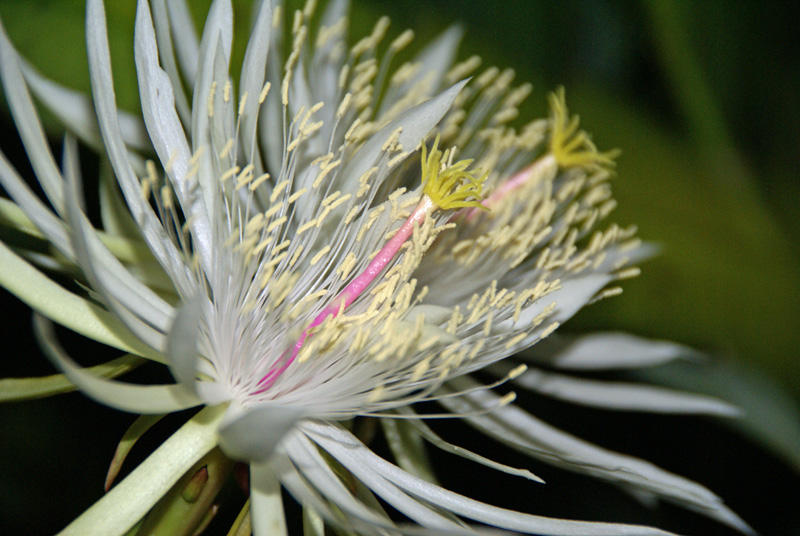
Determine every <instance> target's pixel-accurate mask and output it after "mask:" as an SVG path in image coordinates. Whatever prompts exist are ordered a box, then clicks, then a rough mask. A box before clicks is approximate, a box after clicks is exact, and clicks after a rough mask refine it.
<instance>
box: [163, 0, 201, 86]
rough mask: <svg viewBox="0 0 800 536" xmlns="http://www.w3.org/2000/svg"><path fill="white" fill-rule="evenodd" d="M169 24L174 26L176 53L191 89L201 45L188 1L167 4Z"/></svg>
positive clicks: (179, 0) (182, 0)
mask: <svg viewBox="0 0 800 536" xmlns="http://www.w3.org/2000/svg"><path fill="white" fill-rule="evenodd" d="M167 9H168V11H169V22H170V24H171V25H172V35H173V36H174V37H175V51H176V52H177V54H178V63H179V64H180V66H181V71H182V72H183V76H184V77H185V78H186V81H187V82H188V84H189V87H193V86H194V80H195V77H196V76H197V58H198V55H199V50H200V45H199V44H198V42H197V32H196V31H195V28H194V23H192V14H191V13H190V12H189V6H187V5H186V0H171V1H169V2H167Z"/></svg>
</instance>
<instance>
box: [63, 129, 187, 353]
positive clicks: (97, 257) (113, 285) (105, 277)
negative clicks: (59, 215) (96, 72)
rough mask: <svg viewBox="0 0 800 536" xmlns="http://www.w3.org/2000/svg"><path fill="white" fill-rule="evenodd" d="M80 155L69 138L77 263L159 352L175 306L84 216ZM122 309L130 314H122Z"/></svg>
mask: <svg viewBox="0 0 800 536" xmlns="http://www.w3.org/2000/svg"><path fill="white" fill-rule="evenodd" d="M77 153H78V147H77V144H76V143H75V139H74V138H73V137H71V136H70V135H67V136H66V137H65V140H64V160H65V164H64V168H65V173H66V178H67V184H66V192H65V194H66V195H65V197H66V199H65V201H66V213H67V218H68V220H69V223H70V231H71V232H70V235H71V237H72V244H73V248H74V249H75V254H76V262H77V263H78V264H79V265H80V266H81V268H83V270H84V271H85V272H86V274H87V276H88V277H89V278H90V279H91V280H93V281H92V282H93V287H94V289H95V290H97V291H98V292H100V293H101V294H103V295H104V297H105V298H106V299H107V301H108V302H109V306H110V307H111V308H112V309H113V310H114V311H115V312H116V313H117V314H118V316H120V318H122V319H123V320H126V318H127V319H128V320H129V321H128V322H126V324H127V325H129V327H131V326H133V327H132V330H135V331H134V332H135V333H137V334H139V333H138V332H139V331H143V330H145V329H146V330H147V331H146V333H147V336H148V339H149V340H148V339H145V338H144V337H140V338H142V340H147V341H148V344H150V345H151V346H152V347H153V348H156V349H158V348H160V340H161V338H162V336H163V332H164V331H166V327H167V324H168V322H169V319H170V317H171V316H172V306H171V305H169V304H168V303H167V302H165V301H164V300H163V299H162V298H161V297H159V296H158V295H157V294H156V293H155V292H153V291H152V290H150V289H149V288H148V287H147V286H145V285H143V284H142V283H141V282H140V281H139V280H138V279H136V278H135V277H134V276H133V275H131V273H130V272H128V270H126V269H125V267H124V266H123V265H122V263H121V262H119V261H118V260H117V258H116V257H114V255H112V254H111V252H110V251H109V250H108V249H107V248H106V247H105V245H103V243H102V242H101V241H100V239H99V238H98V236H97V234H96V233H95V231H94V229H93V228H92V226H91V224H90V223H89V221H88V218H87V217H86V215H85V214H84V213H83V210H82V209H81V206H80V201H79V198H78V191H79V189H80V188H81V185H80V179H79V177H78V173H79V172H80V171H79V169H78V168H79V164H78V161H77V159H78V155H77ZM120 306H121V307H120ZM122 308H124V309H125V313H127V314H125V315H121V314H120V312H122V311H121V310H120V309H122ZM128 310H129V311H130V313H133V314H135V315H136V316H138V318H129V317H130V316H131V314H130V313H128V312H127V311H128ZM139 319H141V320H139ZM142 320H143V321H144V322H146V324H145V323H144V322H142ZM140 325H141V326H140ZM150 326H152V328H151V327H150ZM140 327H141V329H139V328H140ZM153 328H155V329H153Z"/></svg>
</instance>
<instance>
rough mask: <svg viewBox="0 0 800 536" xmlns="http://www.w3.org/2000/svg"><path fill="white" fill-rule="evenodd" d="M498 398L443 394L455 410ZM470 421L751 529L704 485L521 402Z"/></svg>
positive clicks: (465, 384)
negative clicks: (557, 423)
mask: <svg viewBox="0 0 800 536" xmlns="http://www.w3.org/2000/svg"><path fill="white" fill-rule="evenodd" d="M449 385H451V386H452V388H453V389H454V390H457V391H461V390H465V389H474V388H475V387H476V386H478V385H479V384H477V383H476V382H474V381H472V380H470V379H468V378H457V379H454V380H452V381H451V382H449ZM498 401H499V397H498V396H497V395H495V394H494V393H491V392H488V391H486V390H480V391H473V392H471V393H469V394H466V395H464V396H462V397H458V398H443V399H441V400H440V403H441V404H442V405H444V406H445V407H447V408H448V409H450V410H451V411H453V412H454V413H469V412H474V411H475V410H483V409H486V408H490V407H493V408H497V403H498ZM465 419H466V420H467V422H469V423H470V424H471V425H473V426H475V427H476V428H478V429H479V430H481V431H483V432H484V433H486V434H488V435H491V436H492V437H494V438H495V439H497V440H499V441H501V442H503V443H505V444H507V445H509V446H511V447H513V448H515V449H517V450H520V451H522V452H525V453H527V454H529V455H531V456H533V457H536V458H540V459H543V460H545V461H547V462H548V463H552V464H553V465H556V466H559V467H563V468H565V469H569V470H572V471H577V472H581V473H586V474H589V475H592V476H594V477H597V478H602V479H605V480H609V481H611V482H614V483H618V484H622V485H626V486H634V487H636V488H638V489H641V490H644V491H647V492H651V493H655V494H657V495H658V496H660V497H662V498H663V499H666V500H669V501H672V502H675V503H677V504H680V505H682V506H684V507H687V508H690V509H692V510H696V511H699V512H702V513H704V514H706V515H708V516H710V517H713V518H715V519H717V520H720V521H723V522H725V523H728V524H730V525H731V526H734V527H736V528H737V529H739V530H741V531H742V532H748V531H749V528H748V527H747V525H746V524H745V523H744V522H743V521H742V520H740V519H739V518H738V517H737V516H736V514H734V513H733V512H731V511H730V510H729V509H728V508H727V507H726V506H725V505H724V504H723V503H722V500H721V499H720V498H719V497H717V496H716V495H714V494H713V493H712V492H711V491H709V490H708V489H706V488H705V487H703V486H701V485H700V484H697V483H695V482H692V481H691V480H688V479H686V478H683V477H680V476H678V475H674V474H672V473H669V472H667V471H664V470H662V469H659V468H658V467H656V466H655V465H653V464H651V463H649V462H646V461H644V460H640V459H637V458H634V457H632V456H626V455H624V454H619V453H616V452H613V451H610V450H606V449H603V448H601V447H598V446H595V445H592V444H591V443H588V442H586V441H583V440H581V439H578V438H576V437H574V436H571V435H569V434H567V433H565V432H562V431H560V430H557V429H556V428H554V427H552V426H550V425H548V424H545V423H544V422H542V421H540V420H538V419H536V418H535V417H534V416H532V415H530V414H528V413H527V412H525V411H523V410H521V409H519V408H518V407H516V406H513V405H508V406H504V407H501V408H497V409H494V411H492V412H491V413H488V414H485V415H478V416H470V417H465Z"/></svg>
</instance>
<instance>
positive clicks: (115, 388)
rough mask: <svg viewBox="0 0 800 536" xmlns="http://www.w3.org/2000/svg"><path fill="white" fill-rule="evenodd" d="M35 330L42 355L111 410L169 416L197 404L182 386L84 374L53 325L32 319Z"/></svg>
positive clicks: (35, 318)
mask: <svg viewBox="0 0 800 536" xmlns="http://www.w3.org/2000/svg"><path fill="white" fill-rule="evenodd" d="M34 328H35V330H36V333H37V335H38V338H39V340H40V342H41V343H42V345H43V348H44V350H45V353H46V354H47V356H48V357H49V358H50V359H51V360H52V361H53V363H54V364H55V365H56V366H57V367H58V368H59V369H61V370H62V371H63V372H64V374H65V375H66V376H67V378H69V379H70V381H72V382H73V383H74V384H75V385H77V386H78V388H80V390H81V391H82V392H83V393H84V394H85V395H86V396H88V397H90V398H93V399H95V400H97V401H98V402H100V403H101V404H105V405H107V406H110V407H112V408H116V409H119V410H122V411H129V412H131V413H147V414H157V413H169V412H172V411H180V410H184V409H186V408H191V407H194V406H196V405H198V404H200V403H201V402H200V400H199V399H198V398H197V397H195V396H194V395H192V394H191V392H189V390H188V389H186V388H185V387H183V386H182V385H178V384H175V385H135V384H131V383H124V382H118V381H114V380H107V379H105V378H101V377H99V376H95V375H94V374H92V373H90V372H86V371H85V370H84V369H82V368H81V367H79V366H78V365H77V364H76V363H75V362H74V361H73V360H72V359H71V358H70V357H69V356H68V355H67V354H66V352H64V350H63V349H62V348H61V346H60V345H59V344H58V341H57V340H56V336H55V332H54V331H53V326H52V324H51V323H50V322H49V321H48V320H46V319H44V318H43V317H41V316H39V315H35V316H34Z"/></svg>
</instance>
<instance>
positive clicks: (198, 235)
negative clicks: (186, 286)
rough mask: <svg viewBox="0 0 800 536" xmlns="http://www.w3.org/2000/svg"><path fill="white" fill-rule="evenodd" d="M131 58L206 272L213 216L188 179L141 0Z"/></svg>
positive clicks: (184, 146)
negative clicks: (133, 60) (132, 56)
mask: <svg viewBox="0 0 800 536" xmlns="http://www.w3.org/2000/svg"><path fill="white" fill-rule="evenodd" d="M134 58H135V60H136V75H137V79H138V81H139V93H140V94H141V100H142V114H143V115H144V124H145V125H146V126H147V132H148V133H149V134H150V139H151V140H152V141H153V146H154V147H155V149H156V152H157V153H158V157H159V159H160V160H161V163H162V165H163V166H164V167H165V169H166V170H167V175H168V176H169V178H170V179H171V181H170V182H171V183H172V187H173V189H174V190H175V194H176V196H177V198H178V200H179V201H180V204H181V208H182V209H183V212H184V214H185V215H186V218H187V220H190V221H191V226H190V227H189V228H190V229H191V231H192V238H193V239H194V240H193V246H194V248H195V249H196V251H197V253H198V255H199V256H200V262H201V264H202V266H203V267H205V268H207V269H208V268H210V266H211V265H212V263H211V257H212V255H211V224H210V218H211V217H213V213H212V212H210V210H211V206H210V205H208V199H206V202H204V201H203V197H201V196H199V195H197V194H196V192H195V191H194V180H192V179H189V178H188V177H189V175H190V169H189V168H190V164H189V161H190V159H191V157H192V155H191V150H190V148H189V142H188V141H187V140H186V134H185V133H184V131H183V125H181V121H180V119H179V118H178V114H177V112H176V111H175V98H174V92H173V89H172V84H171V83H170V80H169V76H168V75H167V73H165V72H164V71H163V70H162V69H161V66H160V65H159V62H158V46H157V44H156V35H155V29H154V28H153V20H152V17H151V16H150V8H149V7H148V4H147V2H146V1H145V0H141V1H140V2H139V3H138V5H137V8H136V28H135V31H134ZM202 111H203V116H205V117H207V116H208V114H207V108H206V107H205V106H202ZM195 113H196V111H195ZM193 138H194V136H193ZM207 152H208V151H206V153H207ZM202 167H203V166H202V165H201V168H202ZM201 186H203V188H204V190H206V189H207V186H206V185H201ZM214 187H216V184H215V185H214ZM206 197H207V196H206Z"/></svg>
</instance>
